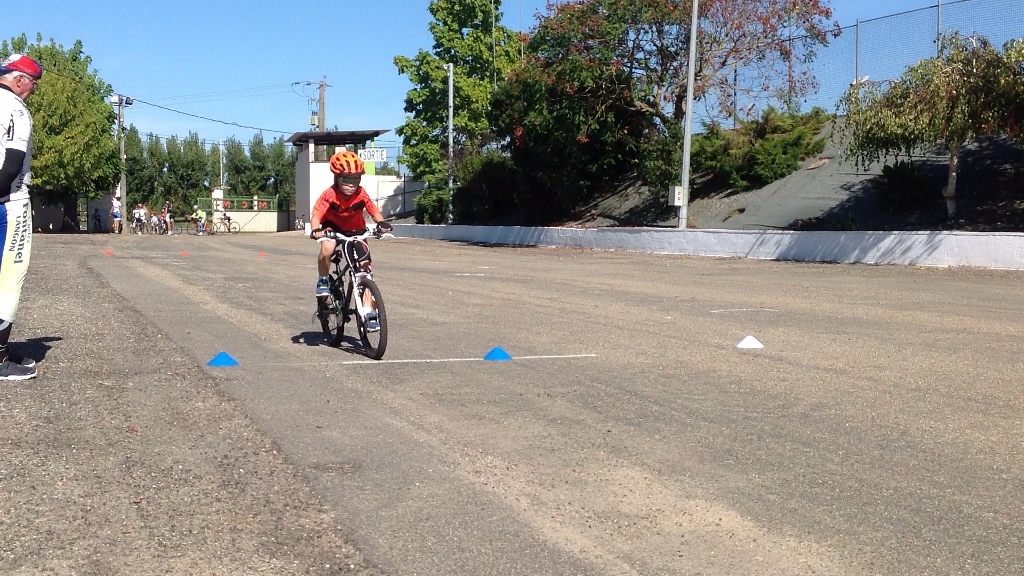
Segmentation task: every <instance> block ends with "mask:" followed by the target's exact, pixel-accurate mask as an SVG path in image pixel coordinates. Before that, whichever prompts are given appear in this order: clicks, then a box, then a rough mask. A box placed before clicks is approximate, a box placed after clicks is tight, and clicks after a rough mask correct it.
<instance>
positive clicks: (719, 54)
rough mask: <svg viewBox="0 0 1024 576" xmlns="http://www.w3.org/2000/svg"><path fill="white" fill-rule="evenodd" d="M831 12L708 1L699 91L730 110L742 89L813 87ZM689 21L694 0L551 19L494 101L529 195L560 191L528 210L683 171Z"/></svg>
mask: <svg viewBox="0 0 1024 576" xmlns="http://www.w3.org/2000/svg"><path fill="white" fill-rule="evenodd" d="M830 17H831V11H830V10H829V9H828V8H827V7H825V6H824V5H823V4H822V3H821V2H819V1H818V0H791V1H787V2H778V1H776V0H717V1H714V2H704V3H702V4H701V12H700V14H699V26H700V36H699V42H700V45H699V46H698V54H699V55H700V58H699V59H698V61H697V69H696V70H695V84H694V96H695V101H698V102H699V101H702V100H705V99H709V100H711V101H712V102H714V104H716V105H717V106H718V107H719V108H720V109H721V112H722V113H724V114H726V115H730V114H732V113H734V110H735V97H734V94H735V93H737V92H744V93H748V94H749V95H751V96H753V95H754V94H756V93H758V92H767V93H769V94H772V95H775V94H778V93H779V92H784V93H786V94H789V95H793V94H796V93H799V92H800V91H802V90H807V89H809V88H810V87H811V86H813V78H812V77H810V75H809V74H808V73H806V71H801V70H800V67H801V65H802V64H804V63H806V62H808V61H810V60H811V59H813V57H814V53H815V48H816V47H817V46H820V45H822V44H826V43H827V41H828V31H829V27H828V19H829V18H830ZM689 31H690V3H689V2H665V1H664V0H579V1H578V2H573V3H567V4H565V5H563V6H561V7H560V9H559V10H558V11H557V13H556V14H555V15H553V16H551V17H548V18H545V19H544V20H542V21H541V23H540V24H539V26H538V28H537V30H536V32H535V33H534V34H533V36H532V37H531V38H530V42H529V44H528V45H527V53H528V54H529V56H528V57H527V58H526V59H525V60H524V62H523V63H522V66H521V67H520V68H519V69H518V70H516V71H515V72H514V73H513V74H512V75H511V76H510V78H509V82H508V83H507V85H506V86H504V87H503V88H502V89H500V90H499V93H498V95H496V97H495V98H494V100H493V104H494V106H493V110H492V114H493V116H492V117H493V122H494V124H495V127H496V129H497V132H498V134H499V135H500V136H501V137H503V138H504V139H505V140H504V142H506V148H507V149H508V150H509V152H510V153H511V155H512V158H513V160H514V161H515V164H516V165H517V167H518V168H519V169H520V170H521V172H522V174H523V179H524V180H531V183H530V184H529V185H528V186H526V187H523V188H521V189H520V190H519V192H517V194H519V196H520V199H521V201H520V202H518V204H519V205H520V206H521V207H523V208H527V207H536V206H539V205H540V200H541V199H544V198H551V199H553V200H554V201H553V202H550V203H549V205H548V206H546V208H547V209H549V213H548V214H539V213H534V214H533V215H532V216H531V215H529V214H528V215H527V216H529V217H532V218H541V219H552V218H557V217H559V216H562V215H565V214H566V213H567V212H569V211H571V210H573V209H575V208H577V207H578V206H579V205H580V204H581V203H582V202H585V201H586V200H589V199H591V198H593V197H595V196H597V195H600V194H602V193H604V192H607V191H609V189H612V188H614V187H616V186H617V185H619V184H621V183H622V181H623V179H626V178H629V179H639V180H641V181H642V182H645V183H647V184H650V185H652V186H654V187H657V188H661V187H664V186H666V185H667V184H668V183H669V182H671V181H673V180H675V179H676V178H677V177H678V167H679V164H680V162H679V160H680V155H681V150H680V149H681V140H682V138H681V135H682V130H681V122H680V121H681V120H682V119H684V118H685V115H686V110H685V109H684V106H682V104H684V102H685V93H686V84H687V66H688V53H689V44H690V33H689ZM791 38H797V40H791ZM739 68H743V69H747V70H749V72H748V73H746V74H745V75H744V76H743V82H745V83H746V84H745V86H746V88H744V86H741V85H738V84H737V82H736V76H735V75H734V74H733V71H734V70H736V69H739ZM791 70H792V73H790V71H791ZM531 198H532V199H531Z"/></svg>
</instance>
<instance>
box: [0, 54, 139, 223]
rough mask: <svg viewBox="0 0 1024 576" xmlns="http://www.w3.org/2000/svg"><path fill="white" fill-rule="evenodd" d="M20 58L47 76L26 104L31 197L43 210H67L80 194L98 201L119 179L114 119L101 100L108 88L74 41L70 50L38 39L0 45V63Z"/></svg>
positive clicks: (109, 109)
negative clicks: (31, 124) (26, 58)
mask: <svg viewBox="0 0 1024 576" xmlns="http://www.w3.org/2000/svg"><path fill="white" fill-rule="evenodd" d="M14 52H17V53H25V54H28V55H29V56H32V57H33V58H36V59H37V60H39V61H40V62H41V63H42V65H43V67H44V68H45V69H46V70H47V73H46V74H45V75H44V76H43V79H42V80H41V81H40V82H39V85H38V86H37V88H36V93H35V94H34V95H33V96H32V97H31V98H29V99H28V101H27V104H28V107H29V110H31V112H32V116H33V119H34V122H35V126H34V133H33V151H32V194H33V195H34V196H36V197H38V198H40V199H41V200H42V202H43V203H44V204H58V203H60V204H68V203H71V202H72V201H74V200H75V199H76V198H77V196H78V195H79V194H80V193H85V194H87V195H88V196H89V197H90V198H98V197H100V196H101V195H103V194H105V193H107V192H109V191H110V190H111V188H112V187H113V185H114V182H115V180H116V179H117V178H118V177H119V175H120V171H121V163H120V159H119V158H118V150H117V146H116V145H115V141H114V123H115V121H116V118H115V116H114V112H113V110H112V109H111V107H110V105H108V104H107V102H106V98H107V97H108V96H110V93H111V89H110V86H109V85H108V84H107V83H106V82H104V81H103V80H102V79H101V78H100V77H99V75H98V73H97V72H96V71H95V70H90V66H91V65H92V59H91V58H90V57H89V56H87V55H86V54H85V52H84V50H83V47H82V42H81V41H76V42H75V43H74V44H73V45H72V46H71V47H70V48H64V46H62V45H60V44H57V43H56V42H54V41H53V40H52V39H51V40H50V42H49V43H48V44H44V43H43V39H42V35H37V36H36V41H35V42H34V43H30V42H29V41H28V39H27V38H26V36H25V35H24V34H23V35H21V36H20V37H16V38H12V39H11V40H10V42H8V41H6V40H4V41H3V42H0V59H2V58H6V57H7V56H8V55H9V54H11V53H14Z"/></svg>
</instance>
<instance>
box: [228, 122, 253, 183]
mask: <svg viewBox="0 0 1024 576" xmlns="http://www.w3.org/2000/svg"><path fill="white" fill-rule="evenodd" d="M248 173H249V155H248V154H246V153H245V147H244V146H242V143H241V142H239V141H238V140H237V139H235V138H234V137H231V138H228V139H227V140H225V141H224V181H225V183H226V184H227V186H228V188H229V189H230V193H229V194H228V196H246V195H248V194H250V193H251V191H250V190H249V189H248V188H247V179H248Z"/></svg>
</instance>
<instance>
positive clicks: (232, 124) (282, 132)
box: [47, 69, 294, 134]
mask: <svg viewBox="0 0 1024 576" xmlns="http://www.w3.org/2000/svg"><path fill="white" fill-rule="evenodd" d="M47 72H49V73H51V74H54V75H56V76H60V77H61V78H65V79H67V80H73V81H75V82H78V83H79V84H81V85H83V86H85V87H87V88H90V89H93V90H95V89H96V85H95V84H92V85H90V84H89V83H88V82H86V81H84V80H82V79H81V78H78V77H77V76H69V75H67V74H61V73H60V72H59V71H57V70H53V69H47ZM97 80H98V78H97ZM101 82H102V81H101ZM104 85H107V84H106V83H105V82H104ZM108 86H109V85H108ZM115 93H117V94H120V93H119V92H115ZM132 101H133V102H137V103H139V104H145V105H147V106H152V107H154V108H160V109H161V110H166V111H168V112H174V113H175V114H182V115H184V116H191V117H192V118H198V119H200V120H206V121H207V122H216V123H218V124H224V125H227V126H237V127H238V128H245V129H247V130H259V131H261V132H273V133H275V134H293V133H294V132H288V131H285V130H272V129H270V128H260V127H259V126H248V125H245V124H239V123H238V122H229V121H227V120H218V119H216V118H209V117H207V116H201V115H199V114H192V113H191V112H184V111H181V110H175V109H174V108H168V107H167V106H161V105H160V104H155V103H153V102H149V101H146V100H141V99H139V98H132Z"/></svg>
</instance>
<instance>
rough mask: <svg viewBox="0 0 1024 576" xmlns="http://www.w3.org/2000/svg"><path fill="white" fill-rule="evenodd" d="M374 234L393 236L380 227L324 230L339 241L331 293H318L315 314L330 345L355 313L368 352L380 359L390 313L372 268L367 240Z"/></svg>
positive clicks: (384, 347) (385, 343)
mask: <svg viewBox="0 0 1024 576" xmlns="http://www.w3.org/2000/svg"><path fill="white" fill-rule="evenodd" d="M371 235H372V236H374V237H376V238H378V239H379V238H385V237H391V238H394V236H393V235H392V234H388V233H382V232H381V231H380V230H379V229H378V230H374V231H373V232H370V231H369V230H368V231H366V232H363V233H362V234H357V235H355V236H346V235H344V234H340V233H338V232H334V231H333V230H325V231H324V238H325V239H329V240H334V241H335V242H337V244H336V245H335V248H334V254H333V255H332V256H331V263H332V264H333V265H334V270H333V271H332V272H331V274H330V277H329V278H330V291H331V293H330V295H329V296H319V297H317V299H316V301H317V308H316V318H318V319H319V320H320V328H321V329H322V330H323V333H324V336H326V337H327V339H328V341H329V342H330V343H331V346H338V345H340V344H341V340H342V336H343V335H344V332H345V324H346V323H347V322H348V321H349V320H351V319H352V318H353V317H354V318H355V320H356V329H357V331H358V332H359V341H360V342H362V344H363V347H364V348H365V352H366V356H368V357H369V358H372V359H374V360H380V359H381V358H383V357H384V351H385V350H386V349H387V346H388V315H387V312H386V311H385V310H384V298H383V297H382V296H381V294H380V288H378V287H377V283H376V282H374V280H373V273H372V272H371V271H370V266H369V263H370V250H369V247H367V245H366V242H365V240H366V239H367V238H368V237H370V236H371Z"/></svg>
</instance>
